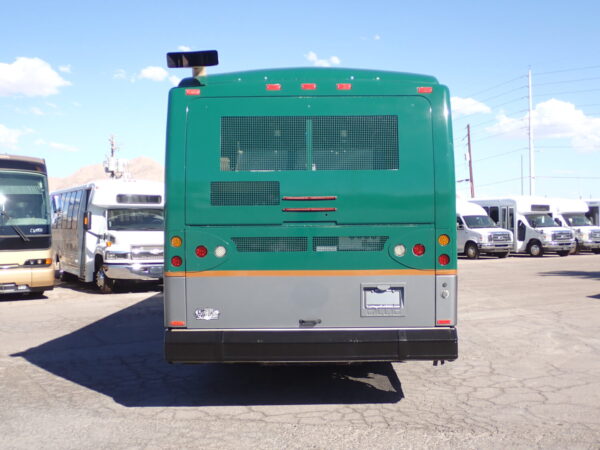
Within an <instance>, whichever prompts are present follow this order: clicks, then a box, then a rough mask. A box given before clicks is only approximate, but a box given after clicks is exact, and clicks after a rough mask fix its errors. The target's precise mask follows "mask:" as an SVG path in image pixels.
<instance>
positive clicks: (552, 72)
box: [535, 66, 600, 77]
mask: <svg viewBox="0 0 600 450" xmlns="http://www.w3.org/2000/svg"><path fill="white" fill-rule="evenodd" d="M598 68H600V66H587V67H578V68H573V69H563V70H553V71H551V72H536V73H535V76H536V77H537V76H540V75H551V74H554V73H565V72H575V71H577V70H588V69H598Z"/></svg>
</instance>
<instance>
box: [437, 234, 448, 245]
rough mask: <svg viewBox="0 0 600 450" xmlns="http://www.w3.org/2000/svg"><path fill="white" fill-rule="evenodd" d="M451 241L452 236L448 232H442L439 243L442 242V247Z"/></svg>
mask: <svg viewBox="0 0 600 450" xmlns="http://www.w3.org/2000/svg"><path fill="white" fill-rule="evenodd" d="M449 243H450V236H448V235H447V234H440V236H439V237H438V244H440V245H441V246H442V247H445V246H446V245H448V244H449Z"/></svg>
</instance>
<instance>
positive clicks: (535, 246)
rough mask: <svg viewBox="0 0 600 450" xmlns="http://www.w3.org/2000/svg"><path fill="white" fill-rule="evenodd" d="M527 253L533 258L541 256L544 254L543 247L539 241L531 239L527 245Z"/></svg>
mask: <svg viewBox="0 0 600 450" xmlns="http://www.w3.org/2000/svg"><path fill="white" fill-rule="evenodd" d="M527 253H529V255H530V256H533V257H534V258H541V257H542V256H544V247H542V244H541V243H540V242H539V241H532V242H530V243H529V245H528V246H527Z"/></svg>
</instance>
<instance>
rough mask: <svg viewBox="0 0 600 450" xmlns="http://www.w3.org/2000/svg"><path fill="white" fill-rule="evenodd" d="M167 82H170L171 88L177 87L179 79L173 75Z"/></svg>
mask: <svg viewBox="0 0 600 450" xmlns="http://www.w3.org/2000/svg"><path fill="white" fill-rule="evenodd" d="M169 81H170V82H171V84H172V85H173V86H177V85H179V82H180V81H181V78H179V77H176V76H175V75H171V76H170V77H169Z"/></svg>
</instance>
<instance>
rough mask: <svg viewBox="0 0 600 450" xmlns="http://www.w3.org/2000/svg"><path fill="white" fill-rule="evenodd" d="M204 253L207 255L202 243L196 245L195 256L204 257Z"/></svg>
mask: <svg viewBox="0 0 600 450" xmlns="http://www.w3.org/2000/svg"><path fill="white" fill-rule="evenodd" d="M206 255H208V249H207V248H206V247H205V246H204V245H199V246H198V247H196V256H197V257H198V258H204V257H205V256H206Z"/></svg>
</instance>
